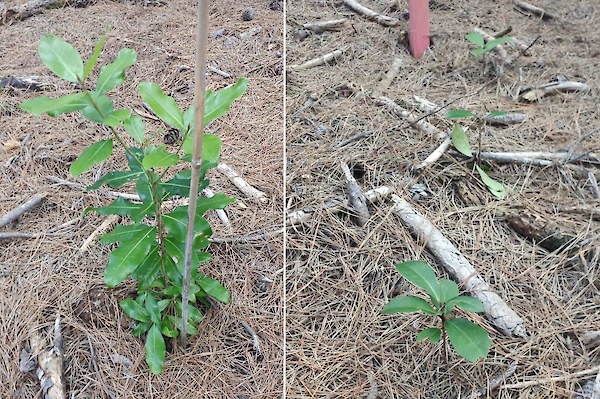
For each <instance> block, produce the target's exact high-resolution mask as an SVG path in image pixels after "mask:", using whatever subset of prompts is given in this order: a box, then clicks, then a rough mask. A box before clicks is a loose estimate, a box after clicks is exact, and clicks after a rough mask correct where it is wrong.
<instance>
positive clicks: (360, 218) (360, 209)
mask: <svg viewBox="0 0 600 399" xmlns="http://www.w3.org/2000/svg"><path fill="white" fill-rule="evenodd" d="M340 166H341V168H342V172H344V176H345V178H346V186H347V187H348V200H349V201H348V202H349V204H350V206H351V207H352V208H353V209H354V211H356V222H357V224H358V225H359V226H364V225H365V224H367V221H368V220H369V218H370V217H371V214H370V213H369V208H368V207H367V199H366V198H365V196H364V195H363V193H362V190H361V189H360V186H359V185H358V183H357V182H356V179H355V178H354V176H352V172H350V168H348V165H347V164H346V163H345V162H342V163H341V165H340Z"/></svg>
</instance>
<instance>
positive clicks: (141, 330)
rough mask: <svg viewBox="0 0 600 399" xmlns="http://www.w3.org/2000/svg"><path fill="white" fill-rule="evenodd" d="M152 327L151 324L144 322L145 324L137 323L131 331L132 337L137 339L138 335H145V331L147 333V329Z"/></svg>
mask: <svg viewBox="0 0 600 399" xmlns="http://www.w3.org/2000/svg"><path fill="white" fill-rule="evenodd" d="M151 325H152V322H150V321H149V322H146V323H138V325H137V326H135V328H134V329H133V335H134V336H135V337H139V336H140V335H142V334H143V333H145V332H146V331H148V329H149V328H150V326H151Z"/></svg>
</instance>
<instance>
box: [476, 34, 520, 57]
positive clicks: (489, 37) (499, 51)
mask: <svg viewBox="0 0 600 399" xmlns="http://www.w3.org/2000/svg"><path fill="white" fill-rule="evenodd" d="M473 32H475V33H479V34H480V35H481V36H483V39H484V40H485V41H486V42H490V41H492V40H494V39H495V37H494V36H492V35H490V34H489V33H487V32H486V31H484V30H482V29H479V28H473ZM493 51H495V52H496V54H498V57H500V60H501V61H502V63H503V64H510V63H511V62H512V60H511V59H510V58H508V53H507V52H506V50H505V49H504V47H503V46H502V45H501V44H498V45H497V46H496V47H494V50H493Z"/></svg>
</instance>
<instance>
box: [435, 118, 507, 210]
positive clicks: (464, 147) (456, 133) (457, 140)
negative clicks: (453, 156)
mask: <svg viewBox="0 0 600 399" xmlns="http://www.w3.org/2000/svg"><path fill="white" fill-rule="evenodd" d="M501 115H506V114H505V113H504V112H502V111H493V112H490V113H489V114H487V115H486V116H485V117H484V118H483V119H484V120H485V119H489V118H493V117H495V116H501ZM470 117H477V116H476V115H475V114H473V113H472V112H469V111H466V110H463V109H455V110H452V111H448V113H447V114H446V118H448V119H461V118H470ZM480 137H481V136H480ZM452 145H453V146H454V148H456V150H457V151H459V152H460V153H462V154H464V155H465V156H467V157H472V156H473V151H471V145H470V144H469V137H468V136H467V133H466V132H465V130H464V129H463V128H462V126H461V125H459V124H458V123H455V124H454V127H453V128H452ZM480 147H481V146H480ZM475 169H477V172H479V176H480V177H481V181H482V182H483V184H485V185H486V187H487V188H488V190H490V192H491V193H492V194H494V195H495V196H496V197H498V198H504V197H505V196H506V187H504V185H503V184H502V183H500V182H497V181H496V180H494V179H492V178H491V177H489V176H488V174H487V173H486V172H485V170H484V169H483V168H482V167H481V166H480V165H478V164H475Z"/></svg>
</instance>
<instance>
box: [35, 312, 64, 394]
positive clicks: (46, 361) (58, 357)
mask: <svg viewBox="0 0 600 399" xmlns="http://www.w3.org/2000/svg"><path fill="white" fill-rule="evenodd" d="M30 344H31V349H32V350H33V353H35V354H36V355H37V358H38V365H39V368H38V370H37V372H36V374H37V377H38V379H39V380H40V384H41V386H42V392H43V393H44V394H45V396H44V398H46V399H66V397H67V394H66V385H65V381H64V370H63V347H62V334H61V331H60V316H57V317H56V321H55V323H54V345H53V346H52V348H50V349H47V347H46V343H45V341H44V339H43V338H42V336H41V335H40V333H39V332H38V331H36V332H34V333H33V334H32V336H31V339H30Z"/></svg>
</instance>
